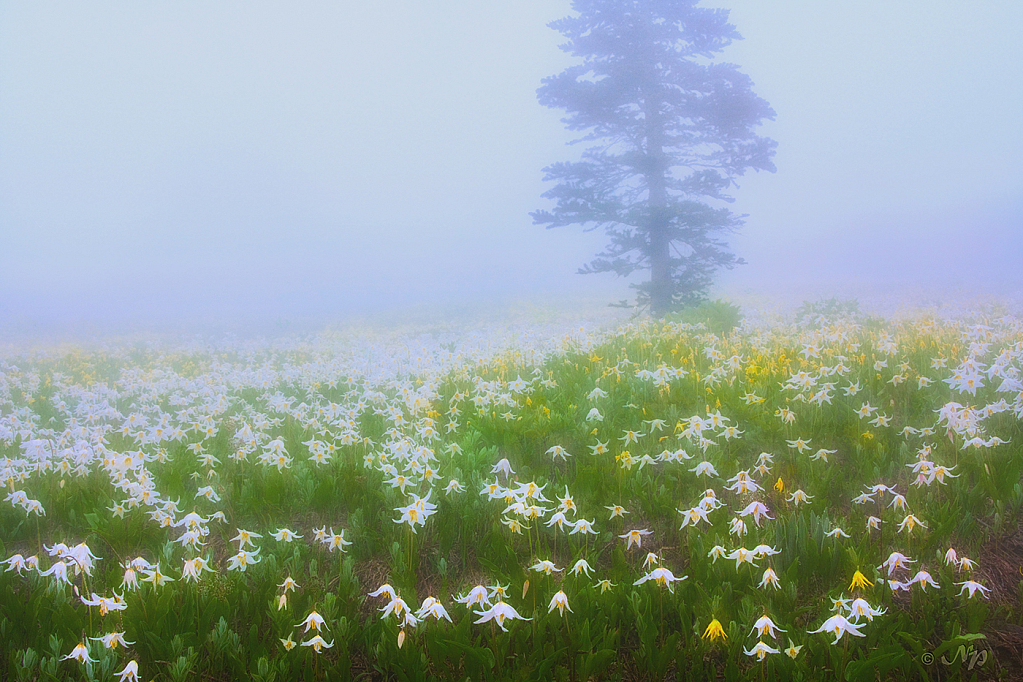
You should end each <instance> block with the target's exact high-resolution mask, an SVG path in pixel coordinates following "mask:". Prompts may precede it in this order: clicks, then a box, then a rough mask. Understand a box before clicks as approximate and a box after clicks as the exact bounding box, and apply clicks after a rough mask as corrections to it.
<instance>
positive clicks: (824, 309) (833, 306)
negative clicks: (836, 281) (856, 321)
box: [796, 297, 860, 322]
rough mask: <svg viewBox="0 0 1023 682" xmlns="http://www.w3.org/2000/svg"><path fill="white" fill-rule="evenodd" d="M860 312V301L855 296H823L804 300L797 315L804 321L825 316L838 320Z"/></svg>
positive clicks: (851, 316)
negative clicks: (814, 299)
mask: <svg viewBox="0 0 1023 682" xmlns="http://www.w3.org/2000/svg"><path fill="white" fill-rule="evenodd" d="M859 314H860V302H859V301H857V300H856V299H855V298H837V297H832V298H827V299H824V298H822V299H821V300H819V301H803V305H801V306H800V307H799V308H798V309H797V310H796V316H797V317H798V318H799V320H800V321H802V322H813V321H816V320H819V319H821V318H824V319H825V320H836V319H840V318H855V317H858V316H859Z"/></svg>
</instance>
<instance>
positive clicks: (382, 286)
mask: <svg viewBox="0 0 1023 682" xmlns="http://www.w3.org/2000/svg"><path fill="white" fill-rule="evenodd" d="M713 4H714V5H715V6H722V7H728V8H731V10H732V15H731V16H732V21H733V22H734V23H735V24H736V25H737V27H738V29H739V31H740V32H741V33H742V34H743V36H744V37H745V40H743V41H740V42H738V43H736V44H735V45H733V46H732V47H731V48H729V50H727V51H726V52H725V53H724V54H723V55H722V56H721V59H722V60H725V61H731V62H735V63H737V64H739V65H741V66H742V67H743V70H744V71H746V72H747V73H748V74H749V75H750V76H751V77H752V78H753V80H754V82H755V83H756V91H757V93H758V94H759V95H760V96H762V97H763V98H765V99H766V100H767V101H768V102H770V103H771V105H772V106H773V107H774V109H775V110H776V111H777V113H778V118H777V120H776V121H775V122H773V123H769V124H767V125H765V126H764V129H763V132H764V133H765V134H766V135H769V136H771V137H773V138H774V139H776V140H777V141H778V143H779V146H778V154H777V157H776V164H777V166H778V172H777V173H775V174H760V175H755V176H751V177H749V178H746V179H744V181H743V182H742V186H741V187H740V188H739V189H738V190H737V191H736V196H737V198H738V201H737V203H736V208H737V209H738V210H739V211H741V212H744V213H748V214H749V218H748V222H747V226H746V228H745V229H744V231H743V233H742V235H741V236H738V237H736V238H735V240H734V246H735V248H736V250H737V252H738V253H739V254H740V255H741V256H743V257H744V258H746V260H747V261H749V262H750V265H748V266H746V267H745V268H742V269H741V270H740V271H737V272H735V273H732V274H731V275H729V276H728V277H727V278H725V279H724V280H723V282H724V287H725V288H726V289H728V288H730V289H731V290H738V291H741V290H749V289H750V288H756V289H757V290H763V289H764V288H765V287H770V286H775V285H780V283H783V282H787V283H789V284H792V283H796V284H798V283H800V282H811V283H815V284H817V285H819V284H821V283H824V284H827V283H828V282H830V281H834V282H836V286H837V285H838V284H837V283H847V282H849V281H854V282H855V281H857V280H864V279H865V280H868V281H872V282H873V281H880V280H884V279H886V278H887V279H888V280H892V281H895V282H906V281H908V282H914V281H929V282H938V283H940V282H943V281H945V280H947V279H948V278H950V277H953V276H954V277H957V278H959V280H961V282H965V283H967V284H969V283H981V282H982V281H986V282H987V284H986V285H985V286H1000V285H1001V284H1003V283H1005V282H1012V281H1015V282H1018V281H1019V276H1018V274H1016V272H1015V270H1016V267H1015V261H1016V259H1017V257H1018V256H1019V255H1021V254H1023V247H1021V245H1023V237H1021V234H1020V233H1021V227H1023V226H1021V219H1020V215H1021V213H1023V210H1021V209H1023V171H1021V167H1020V162H1019V160H1020V158H1021V157H1023V133H1021V128H1020V126H1019V121H1021V120H1023V88H1021V87H1020V84H1021V83H1023V46H1021V42H1020V41H1019V40H1018V36H1019V35H1020V34H1021V33H1023V3H1019V2H1015V1H1014V0H1001V1H998V2H987V3H962V2H945V1H942V2H922V1H920V2H898V1H893V0H888V1H881V0H876V1H875V0H869V1H865V2H855V3H853V2H820V1H816V2H811V1H808V0H807V1H801V2H795V1H788V0H786V1H781V0H779V1H778V2H770V3H768V2H764V1H763V0H736V1H735V2H728V1H727V0H717V1H716V2H714V3H713ZM568 8H569V5H568V3H567V2H557V1H551V0H520V1H519V2H515V3H497V2H478V1H477V2H466V1H465V0H460V1H456V0H451V1H450V2H431V3H426V2H421V1H419V2H415V1H412V0H379V1H377V2H372V3H369V2H352V1H347V0H345V1H335V2H308V3H303V4H301V6H298V7H296V6H293V5H292V6H285V5H282V4H280V3H267V2H244V3H243V2H232V3H209V2H174V3H102V2H94V3H93V2H90V3H78V2H48V3H30V2H8V1H6V0H0V160H2V161H0V236H2V244H3V267H2V268H0V319H8V320H11V319H13V320H17V321H21V322H24V321H33V320H43V321H49V322H52V321H58V322H63V323H73V322H76V321H81V320H100V321H102V320H105V319H110V318H125V317H127V318H137V319H160V318H161V317H162V316H196V315H197V316H210V315H214V316H225V315H226V316H232V315H236V316H252V315H287V314H317V315H324V316H327V317H329V316H337V315H343V314H347V313H350V312H361V311H365V310H367V309H373V308H379V307H393V306H399V307H401V306H411V305H419V304H428V303H444V304H447V303H458V302H469V303H478V302H480V301H486V300H490V299H494V300H507V299H515V298H528V299H535V300H549V299H554V298H556V297H558V296H561V295H566V294H567V295H574V296H579V295H586V294H591V295H593V296H596V297H598V298H599V297H607V298H608V299H609V300H610V299H617V298H623V297H626V296H628V294H629V292H628V291H627V290H626V289H625V286H624V283H622V282H621V281H615V280H614V279H613V278H611V277H597V276H590V277H580V276H576V275H575V274H574V272H575V270H576V268H578V267H579V266H580V265H582V264H583V263H584V262H586V260H588V258H589V257H590V256H592V255H593V254H594V253H595V252H596V251H597V250H599V249H600V248H601V246H602V245H603V239H602V236H601V235H600V234H597V233H583V232H582V231H581V230H579V229H572V228H568V229H561V230H555V231H548V230H544V229H542V228H539V227H534V226H532V224H531V220H530V218H529V217H528V215H527V214H528V212H529V211H531V210H535V209H537V208H540V207H543V206H544V205H545V204H544V201H543V200H542V199H541V198H540V194H541V193H542V192H543V191H544V189H545V186H544V184H543V183H542V182H541V171H540V169H541V168H542V167H543V166H544V165H547V164H548V163H551V162H553V161H557V160H561V159H564V158H568V157H569V156H570V155H571V154H573V153H574V148H567V147H565V146H564V143H565V141H566V140H567V139H569V136H568V134H567V133H566V132H565V131H564V130H562V128H561V125H560V123H559V121H558V119H559V118H560V115H559V113H558V112H555V111H550V110H546V109H543V108H542V107H540V106H539V105H538V104H537V102H536V97H535V90H536V88H537V87H538V86H539V84H540V79H541V78H543V77H545V76H548V75H552V74H554V73H556V72H558V71H560V70H561V69H562V68H564V67H565V66H566V65H567V64H569V63H570V62H569V59H568V57H567V56H565V55H564V54H562V53H561V52H560V51H559V50H558V49H557V45H558V44H559V42H561V41H560V36H559V35H558V34H557V33H556V32H554V31H552V30H551V29H549V28H547V27H546V24H547V23H548V22H549V21H551V20H552V19H555V18H558V17H560V16H563V15H565V14H567V13H568Z"/></svg>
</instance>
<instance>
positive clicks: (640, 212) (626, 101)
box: [531, 0, 777, 317]
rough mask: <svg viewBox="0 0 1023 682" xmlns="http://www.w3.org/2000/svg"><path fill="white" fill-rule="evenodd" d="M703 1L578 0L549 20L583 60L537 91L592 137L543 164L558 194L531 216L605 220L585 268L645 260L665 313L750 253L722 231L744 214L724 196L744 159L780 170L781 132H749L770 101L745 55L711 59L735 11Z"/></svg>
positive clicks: (650, 297)
mask: <svg viewBox="0 0 1023 682" xmlns="http://www.w3.org/2000/svg"><path fill="white" fill-rule="evenodd" d="M697 2H698V0H573V2H572V9H573V10H574V11H575V12H577V14H578V16H572V17H566V18H564V19H560V20H558V21H555V22H552V23H551V24H550V26H551V28H554V29H556V30H557V31H559V32H560V33H562V34H563V35H564V36H565V37H566V38H567V39H568V42H567V43H565V44H564V45H562V46H561V47H562V49H563V50H564V51H566V52H568V53H570V54H571V55H572V56H574V57H577V58H579V59H580V60H581V63H580V64H578V65H575V66H572V67H570V68H568V69H566V70H565V71H564V72H562V73H560V74H558V75H557V76H552V77H550V78H545V79H544V80H543V85H542V86H541V87H540V88H539V90H537V96H538V98H539V100H540V103H541V104H543V105H544V106H547V107H553V108H558V109H563V110H565V112H567V116H566V117H565V118H564V119H562V120H563V122H564V123H565V124H566V126H567V127H568V129H569V130H572V131H579V132H581V133H583V134H582V137H580V138H579V141H588V142H595V143H596V144H595V145H594V146H592V147H590V148H589V149H587V150H586V151H585V152H584V153H583V154H582V158H581V160H579V161H575V162H559V163H555V164H554V165H552V166H548V167H547V168H545V169H544V173H545V177H544V179H545V180H547V181H554V182H556V183H557V185H556V186H555V187H554V188H553V189H551V190H549V191H548V192H545V193H544V195H543V196H544V197H545V198H549V199H553V200H554V201H555V206H554V208H553V209H552V210H542V211H537V212H535V213H533V214H531V215H532V218H533V222H534V223H535V224H539V225H546V226H547V227H548V228H552V227H561V226H565V225H583V226H584V227H585V228H587V229H597V228H603V229H604V230H605V232H606V233H607V235H608V237H609V239H610V244H609V246H608V247H607V249H606V250H605V251H604V252H603V253H600V254H598V255H597V256H596V257H595V258H594V260H593V261H592V262H590V263H589V264H588V265H586V266H585V267H583V268H581V269H580V272H581V273H595V272H614V273H616V274H618V275H620V276H627V275H629V274H631V273H633V272H635V271H637V270H649V271H650V280H649V281H648V282H645V283H643V284H638V285H633V286H634V287H635V288H636V289H638V295H637V302H638V303H640V304H649V306H650V311H651V313H652V314H653V315H655V316H658V317H660V316H663V315H664V314H665V313H666V312H669V311H670V310H672V309H675V308H677V307H680V306H684V305H687V304H691V303H694V302H696V301H698V300H700V299H701V298H702V297H703V296H704V295H705V293H706V291H707V288H708V287H709V286H710V284H711V277H712V275H713V273H714V271H715V270H717V269H718V268H721V267H725V268H731V267H733V266H735V265H737V264H741V263H743V261H742V259H740V258H737V257H736V256H735V254H733V253H732V252H731V251H729V250H728V246H727V244H726V243H725V242H724V241H723V240H722V238H721V237H722V234H724V233H727V232H729V231H731V230H734V229H735V228H737V227H738V226H740V225H742V224H743V217H744V216H739V215H735V214H734V213H732V212H731V211H730V210H728V208H726V207H724V206H722V204H723V203H725V202H731V201H732V197H731V196H729V194H728V192H729V189H730V188H731V187H732V186H734V185H735V179H736V178H737V177H739V176H741V175H743V174H744V173H745V172H746V171H747V170H748V169H754V170H768V171H774V164H773V163H772V161H771V157H772V156H773V155H774V148H775V147H776V146H777V143H775V142H774V141H773V140H770V139H767V138H764V137H760V136H758V135H757V134H756V133H755V132H754V129H755V128H756V127H757V126H759V125H760V124H761V122H762V121H763V120H764V119H773V118H774V111H773V110H772V109H771V107H770V105H768V103H767V102H765V101H764V100H762V99H761V98H759V97H758V96H757V95H756V94H754V93H753V90H752V82H751V81H750V79H749V77H748V76H746V75H745V74H743V73H741V72H740V71H739V69H738V67H737V66H735V65H734V64H726V63H714V62H713V61H712V59H711V58H712V57H713V56H714V55H715V54H717V53H718V52H720V51H721V50H722V49H724V48H725V47H727V46H728V45H729V44H730V43H731V42H732V41H733V40H738V39H740V38H741V36H740V35H739V34H738V33H737V31H736V29H735V27H734V26H733V25H731V24H730V23H728V11H727V10H721V9H707V8H700V7H697V6H696V5H697Z"/></svg>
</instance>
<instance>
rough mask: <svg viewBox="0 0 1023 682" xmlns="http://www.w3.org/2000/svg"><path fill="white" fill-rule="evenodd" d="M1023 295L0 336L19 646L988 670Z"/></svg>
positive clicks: (558, 671)
mask: <svg viewBox="0 0 1023 682" xmlns="http://www.w3.org/2000/svg"><path fill="white" fill-rule="evenodd" d="M1021 362H1023V325H1021V322H1020V321H1019V320H1018V319H1016V318H1014V317H1011V316H1007V315H1002V314H997V313H991V312H990V311H987V312H977V313H970V312H964V313H963V314H962V315H961V316H959V317H957V318H956V319H943V318H942V319H939V318H937V317H935V316H934V315H928V314H925V313H922V312H921V313H919V314H916V315H912V316H902V317H900V318H890V319H886V318H881V317H872V316H868V315H865V314H862V313H860V312H858V310H857V307H856V306H855V305H851V304H848V303H843V302H840V301H827V302H818V303H816V304H806V305H804V306H803V308H802V309H800V310H799V311H798V313H797V314H793V315H791V316H789V318H787V319H784V320H776V321H772V322H771V323H757V322H755V321H753V320H751V319H749V318H747V319H746V320H744V321H740V318H739V316H738V314H737V311H736V310H735V309H734V308H733V307H731V306H729V305H727V304H723V303H717V304H711V305H707V306H704V307H703V308H701V309H699V310H698V311H696V312H694V313H691V314H688V315H686V316H682V317H677V318H674V319H668V320H665V321H650V320H642V319H635V320H629V321H624V322H622V323H619V324H615V325H612V326H605V327H578V328H575V329H572V330H569V331H565V330H564V329H560V330H558V331H553V330H551V329H548V328H545V327H537V328H535V329H523V330H517V331H515V332H514V333H510V334H505V335H503V336H501V337H500V338H498V337H496V336H495V335H493V334H492V333H487V332H475V333H461V334H436V333H435V334H419V335H403V336H402V335H390V336H387V335H380V336H377V337H359V338H356V337H352V336H344V335H339V334H321V335H318V336H310V337H303V338H292V339H279V340H276V341H273V342H267V341H261V342H257V341H241V340H219V341H194V342H190V343H177V344H154V343H123V344H109V345H106V346H104V347H99V346H94V347H72V346H61V347H53V348H46V349H37V350H32V351H29V350H25V351H24V352H21V353H19V354H10V353H9V354H8V355H7V357H5V358H4V359H3V360H0V456H2V457H3V468H2V472H3V473H2V478H3V483H4V487H5V489H6V490H5V497H4V502H3V504H2V505H0V560H2V563H0V569H2V571H0V677H4V678H5V679H14V680H49V679H59V680H64V679H81V680H102V681H105V680H120V681H121V682H124V681H125V680H136V679H144V680H151V679H156V680H169V681H172V682H183V681H184V680H231V679H250V678H251V679H253V680H257V681H259V682H272V681H277V682H281V681H285V680H327V679H330V680H335V679H352V678H354V679H394V680H430V679H437V680H446V679H459V680H462V679H472V680H481V679H486V680H491V679H500V680H505V679H507V680H532V679H536V680H548V679H556V680H591V679H592V680H604V679H607V680H615V679H625V680H634V679H656V680H661V679H708V678H718V679H726V680H737V679H758V680H759V679H774V678H776V677H781V678H791V679H804V680H817V679H846V680H874V679H877V678H878V676H880V678H881V679H942V680H944V679H977V678H979V679H997V678H1006V677H1013V676H1016V675H1019V674H1020V670H1021V668H1020V664H1021V662H1020V658H1019V657H1020V654H1019V652H1020V651H1021V650H1023V634H1021V633H1023V572H1021V569H1020V565H1021V564H1020V561H1021V556H1023V533H1021V531H1020V530H1019V519H1020V507H1021V504H1023V485H1021V467H1023V450H1021V444H1023V438H1021V435H1020V418H1021V416H1023V377H1021Z"/></svg>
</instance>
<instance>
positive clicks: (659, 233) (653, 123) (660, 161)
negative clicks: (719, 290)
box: [644, 98, 675, 318]
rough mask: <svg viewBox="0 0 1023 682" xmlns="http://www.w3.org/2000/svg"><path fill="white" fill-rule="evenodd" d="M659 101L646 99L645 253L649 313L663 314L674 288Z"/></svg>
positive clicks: (670, 303)
mask: <svg viewBox="0 0 1023 682" xmlns="http://www.w3.org/2000/svg"><path fill="white" fill-rule="evenodd" d="M658 109H659V106H658V103H657V102H656V100H654V101H651V99H650V98H647V99H646V100H645V102H644V115H645V118H646V126H647V130H646V133H647V135H646V143H647V148H646V155H647V162H648V164H649V167H648V169H647V171H646V173H645V177H646V185H647V192H648V194H647V202H648V209H649V211H648V216H649V218H648V219H649V221H650V222H649V224H648V225H647V248H648V249H649V251H648V253H647V254H646V255H647V257H648V258H649V259H650V314H651V315H653V316H654V317H658V318H660V317H664V315H666V314H667V313H668V312H670V311H671V308H672V299H673V298H674V293H675V292H674V287H673V285H672V278H671V241H670V240H669V239H668V214H667V209H668V191H667V187H666V182H665V176H664V173H665V169H664V166H665V163H664V161H665V159H664V144H663V139H664V135H663V131H662V129H661V126H662V121H661V117H660V112H659V111H658Z"/></svg>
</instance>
